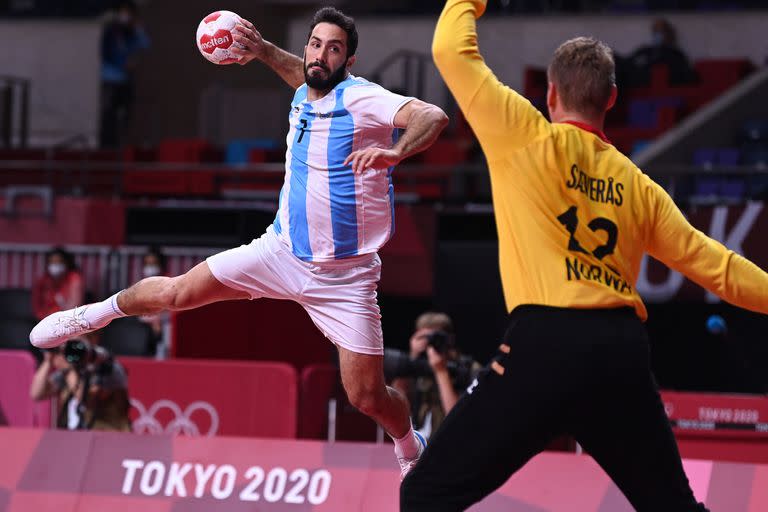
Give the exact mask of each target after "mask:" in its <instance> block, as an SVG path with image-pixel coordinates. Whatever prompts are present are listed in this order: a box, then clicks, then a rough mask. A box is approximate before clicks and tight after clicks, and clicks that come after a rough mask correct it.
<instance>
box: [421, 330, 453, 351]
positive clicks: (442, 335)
mask: <svg viewBox="0 0 768 512" xmlns="http://www.w3.org/2000/svg"><path fill="white" fill-rule="evenodd" d="M427 346H429V347H432V348H434V349H435V350H436V351H437V352H438V353H439V354H442V355H445V353H446V351H447V350H448V349H450V348H453V347H454V343H453V336H452V335H451V334H448V333H447V332H445V331H434V332H432V333H430V334H428V335H427Z"/></svg>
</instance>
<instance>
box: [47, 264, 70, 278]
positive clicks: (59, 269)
mask: <svg viewBox="0 0 768 512" xmlns="http://www.w3.org/2000/svg"><path fill="white" fill-rule="evenodd" d="M66 270H67V267H65V266H64V264H63V263H49V264H48V273H49V274H50V275H51V277H59V276H61V275H62V274H64V272H65V271H66Z"/></svg>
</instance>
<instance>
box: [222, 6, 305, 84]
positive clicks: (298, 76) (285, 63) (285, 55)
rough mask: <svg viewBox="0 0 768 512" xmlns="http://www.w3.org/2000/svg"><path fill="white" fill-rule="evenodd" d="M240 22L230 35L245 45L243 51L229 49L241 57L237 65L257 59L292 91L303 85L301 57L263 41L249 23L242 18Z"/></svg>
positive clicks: (233, 48)
mask: <svg viewBox="0 0 768 512" xmlns="http://www.w3.org/2000/svg"><path fill="white" fill-rule="evenodd" d="M240 20H241V21H242V25H238V26H237V32H233V33H232V38H233V39H234V40H235V41H236V42H238V43H241V44H243V45H245V49H239V48H235V47H234V45H233V46H232V47H230V51H231V52H232V53H234V54H235V55H240V56H241V57H240V61H239V62H238V64H240V65H242V66H244V65H246V64H248V63H249V62H251V61H252V60H253V59H258V60H260V61H261V62H263V63H264V64H266V65H267V66H269V67H270V68H271V69H272V71H274V72H275V73H277V74H278V75H279V76H280V78H282V79H283V80H285V83H287V84H288V85H290V86H291V87H293V88H294V89H296V88H298V87H299V86H300V85H301V84H303V83H304V69H303V68H304V63H303V62H302V60H301V57H299V56H297V55H294V54H292V53H289V52H287V51H285V50H283V49H282V48H279V47H277V46H275V45H274V44H272V43H270V42H269V41H267V40H265V39H264V38H263V37H261V34H260V33H259V31H258V30H256V27H255V26H254V25H253V23H251V22H250V21H248V20H246V19H244V18H240ZM238 32H239V33H238Z"/></svg>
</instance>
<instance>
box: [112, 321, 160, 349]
mask: <svg viewBox="0 0 768 512" xmlns="http://www.w3.org/2000/svg"><path fill="white" fill-rule="evenodd" d="M99 344H100V345H102V346H103V347H104V348H106V349H107V350H109V351H110V352H112V353H113V354H115V355H118V356H121V355H122V356H151V355H153V354H154V353H155V343H154V337H153V335H152V328H151V327H150V326H149V325H148V324H146V323H144V322H142V321H140V320H139V319H138V318H136V317H126V318H118V319H117V320H113V321H112V322H110V324H109V325H108V326H106V327H105V328H104V329H103V330H102V331H101V336H100V338H99Z"/></svg>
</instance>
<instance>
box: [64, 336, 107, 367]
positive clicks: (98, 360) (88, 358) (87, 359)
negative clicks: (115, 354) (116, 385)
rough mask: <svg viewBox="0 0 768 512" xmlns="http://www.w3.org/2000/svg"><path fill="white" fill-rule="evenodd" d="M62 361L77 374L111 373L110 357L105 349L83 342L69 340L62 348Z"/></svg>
mask: <svg viewBox="0 0 768 512" xmlns="http://www.w3.org/2000/svg"><path fill="white" fill-rule="evenodd" d="M64 359H65V360H66V361H67V362H68V363H69V364H70V365H72V368H74V369H75V370H76V371H77V372H78V373H81V374H82V373H85V372H91V373H94V374H96V375H109V374H110V373H112V356H111V354H110V353H109V352H107V350H106V349H104V348H102V347H99V346H93V345H91V344H90V343H88V342H87V341H85V340H79V339H74V340H69V341H68V342H67V344H66V345H65V346H64Z"/></svg>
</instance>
